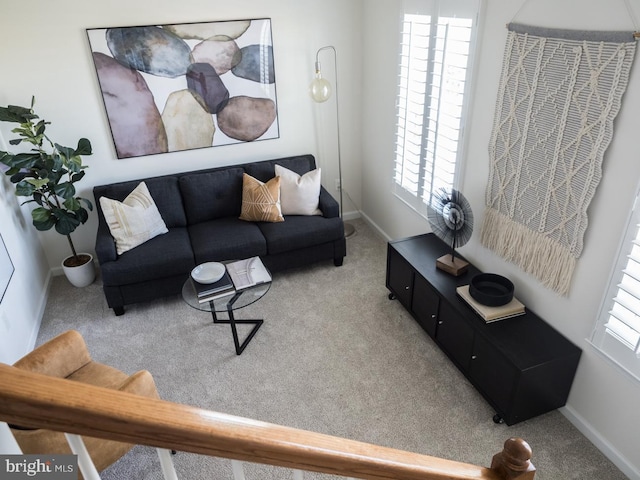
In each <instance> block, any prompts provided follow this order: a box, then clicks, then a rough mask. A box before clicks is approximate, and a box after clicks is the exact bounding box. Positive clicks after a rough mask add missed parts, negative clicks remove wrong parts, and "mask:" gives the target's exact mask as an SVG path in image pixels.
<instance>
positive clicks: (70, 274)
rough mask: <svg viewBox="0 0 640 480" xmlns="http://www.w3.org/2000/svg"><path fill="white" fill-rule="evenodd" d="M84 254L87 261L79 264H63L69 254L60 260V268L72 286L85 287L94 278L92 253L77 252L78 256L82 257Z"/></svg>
mask: <svg viewBox="0 0 640 480" xmlns="http://www.w3.org/2000/svg"><path fill="white" fill-rule="evenodd" d="M84 255H86V256H87V257H88V258H89V261H87V262H86V263H84V264H82V265H79V266H67V265H65V264H66V263H67V261H68V260H69V259H70V258H73V256H69V257H67V258H65V259H64V260H63V261H62V270H63V271H64V274H65V276H66V277H67V280H69V282H70V283H71V285H73V286H74V287H86V286H87V285H91V284H92V283H93V281H94V280H95V278H96V267H95V265H94V263H93V255H91V254H89V253H79V254H78V256H79V257H82V256H84Z"/></svg>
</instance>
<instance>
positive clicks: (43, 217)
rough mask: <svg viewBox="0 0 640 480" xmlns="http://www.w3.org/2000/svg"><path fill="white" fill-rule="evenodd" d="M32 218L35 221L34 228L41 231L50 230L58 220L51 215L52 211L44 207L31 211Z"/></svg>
mask: <svg viewBox="0 0 640 480" xmlns="http://www.w3.org/2000/svg"><path fill="white" fill-rule="evenodd" d="M31 218H32V219H33V226H34V227H36V229H37V230H40V231H44V230H49V229H50V228H51V227H53V226H54V225H55V224H56V218H55V217H54V216H53V214H52V213H51V210H48V209H46V208H43V207H38V208H34V209H33V210H31Z"/></svg>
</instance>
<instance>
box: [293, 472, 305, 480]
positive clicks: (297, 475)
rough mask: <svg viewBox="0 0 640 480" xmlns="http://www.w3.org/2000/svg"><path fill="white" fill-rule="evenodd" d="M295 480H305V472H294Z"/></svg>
mask: <svg viewBox="0 0 640 480" xmlns="http://www.w3.org/2000/svg"><path fill="white" fill-rule="evenodd" d="M293 480H304V472H303V471H302V470H294V471H293Z"/></svg>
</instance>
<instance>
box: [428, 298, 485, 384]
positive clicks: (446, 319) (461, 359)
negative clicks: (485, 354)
mask: <svg viewBox="0 0 640 480" xmlns="http://www.w3.org/2000/svg"><path fill="white" fill-rule="evenodd" d="M474 336H475V332H474V331H473V328H472V327H471V326H469V324H468V323H467V321H466V320H465V319H464V318H462V317H460V315H459V314H458V313H457V312H456V311H455V310H454V309H453V308H452V307H451V305H449V303H448V302H446V301H444V300H442V301H441V302H440V314H439V315H438V328H437V330H436V340H437V342H438V343H439V344H440V346H441V347H442V349H443V350H444V351H445V352H446V353H447V354H448V355H449V357H450V358H451V359H452V360H453V361H454V362H455V363H456V364H457V365H458V368H460V370H462V372H463V373H466V372H467V370H468V369H469V362H470V361H471V354H472V353H471V352H472V349H473V338H474Z"/></svg>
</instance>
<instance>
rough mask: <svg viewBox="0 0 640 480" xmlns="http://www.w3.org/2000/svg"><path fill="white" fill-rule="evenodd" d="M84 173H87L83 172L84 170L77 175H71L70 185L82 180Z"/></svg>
mask: <svg viewBox="0 0 640 480" xmlns="http://www.w3.org/2000/svg"><path fill="white" fill-rule="evenodd" d="M86 173H87V172H85V171H84V170H81V171H80V172H78V173H74V174H73V175H71V183H76V182H79V181H80V180H82V178H83V177H84V176H85V174H86Z"/></svg>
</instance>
